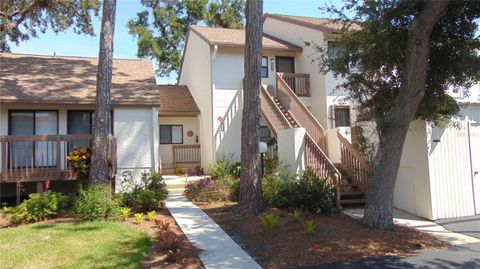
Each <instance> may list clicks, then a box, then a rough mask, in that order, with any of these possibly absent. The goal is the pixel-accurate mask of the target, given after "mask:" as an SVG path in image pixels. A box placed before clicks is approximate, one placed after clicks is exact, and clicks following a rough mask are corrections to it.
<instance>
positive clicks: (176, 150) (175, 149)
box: [172, 144, 201, 169]
mask: <svg viewBox="0 0 480 269" xmlns="http://www.w3.org/2000/svg"><path fill="white" fill-rule="evenodd" d="M172 156H173V169H177V165H180V164H182V165H200V163H201V151H200V144H190V145H188V144H186V145H172Z"/></svg>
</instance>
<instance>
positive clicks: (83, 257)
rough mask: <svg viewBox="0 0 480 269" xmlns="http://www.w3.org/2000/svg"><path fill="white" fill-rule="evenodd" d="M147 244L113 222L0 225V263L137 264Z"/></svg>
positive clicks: (47, 265)
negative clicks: (12, 226) (11, 226)
mask: <svg viewBox="0 0 480 269" xmlns="http://www.w3.org/2000/svg"><path fill="white" fill-rule="evenodd" d="M149 244H150V239H149V237H148V236H147V235H146V234H145V233H143V232H140V231H137V230H134V229H132V228H128V227H125V226H123V225H121V224H119V223H114V222H79V223H60V224H46V225H35V224H34V225H24V226H20V227H15V228H5V229H0V261H1V262H0V263H1V266H0V267H2V268H138V267H140V262H141V261H142V258H143V254H144V253H145V252H146V250H147V248H148V246H149Z"/></svg>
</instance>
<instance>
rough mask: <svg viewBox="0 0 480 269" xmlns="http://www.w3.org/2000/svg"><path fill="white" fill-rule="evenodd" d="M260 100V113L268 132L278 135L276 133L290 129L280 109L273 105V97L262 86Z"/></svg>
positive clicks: (290, 126)
mask: <svg viewBox="0 0 480 269" xmlns="http://www.w3.org/2000/svg"><path fill="white" fill-rule="evenodd" d="M260 100H261V105H260V112H261V113H262V116H263V118H264V119H265V121H266V122H267V124H268V126H269V127H270V130H272V131H273V132H274V133H275V134H278V131H281V130H285V129H289V128H292V125H291V124H290V122H289V121H288V120H287V118H285V115H283V113H282V111H281V110H280V108H279V107H278V106H277V104H275V101H274V100H273V97H272V96H271V95H270V93H268V91H267V89H266V88H265V87H264V86H262V87H261V89H260Z"/></svg>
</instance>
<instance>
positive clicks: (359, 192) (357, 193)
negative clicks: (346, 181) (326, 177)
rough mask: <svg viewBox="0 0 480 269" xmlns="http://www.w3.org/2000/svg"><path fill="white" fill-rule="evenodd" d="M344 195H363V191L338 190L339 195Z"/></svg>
mask: <svg viewBox="0 0 480 269" xmlns="http://www.w3.org/2000/svg"><path fill="white" fill-rule="evenodd" d="M346 195H365V193H364V192H363V191H340V196H346Z"/></svg>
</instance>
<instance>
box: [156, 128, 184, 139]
mask: <svg viewBox="0 0 480 269" xmlns="http://www.w3.org/2000/svg"><path fill="white" fill-rule="evenodd" d="M160 144H183V125H160Z"/></svg>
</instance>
